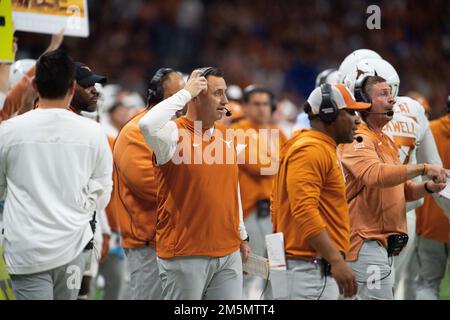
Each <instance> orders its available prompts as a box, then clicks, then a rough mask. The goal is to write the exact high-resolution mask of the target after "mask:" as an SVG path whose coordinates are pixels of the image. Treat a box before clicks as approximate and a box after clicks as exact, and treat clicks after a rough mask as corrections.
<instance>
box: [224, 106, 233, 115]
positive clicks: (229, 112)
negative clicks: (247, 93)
mask: <svg viewBox="0 0 450 320" xmlns="http://www.w3.org/2000/svg"><path fill="white" fill-rule="evenodd" d="M224 109H225V110H227V112H226V113H225V115H226V116H227V117H231V115H232V113H231V111H230V110H228V109H227V108H224Z"/></svg>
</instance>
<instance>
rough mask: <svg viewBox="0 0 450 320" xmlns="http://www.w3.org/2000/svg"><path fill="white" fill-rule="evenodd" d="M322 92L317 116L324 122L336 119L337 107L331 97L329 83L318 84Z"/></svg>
mask: <svg viewBox="0 0 450 320" xmlns="http://www.w3.org/2000/svg"><path fill="white" fill-rule="evenodd" d="M320 91H321V93H322V102H321V104H320V106H319V118H320V120H322V121H323V122H325V123H331V122H333V121H335V120H336V118H337V116H338V113H339V108H338V106H337V105H336V103H335V102H334V101H333V99H332V97H331V91H332V89H331V85H330V84H328V83H323V84H321V85H320Z"/></svg>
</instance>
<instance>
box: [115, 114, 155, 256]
mask: <svg viewBox="0 0 450 320" xmlns="http://www.w3.org/2000/svg"><path fill="white" fill-rule="evenodd" d="M144 114H145V112H143V113H141V114H139V115H137V116H135V117H134V118H133V119H132V120H130V121H129V122H128V123H127V124H126V125H125V126H124V127H123V128H122V130H121V131H120V133H119V135H118V137H117V138H116V142H115V144H114V152H113V157H114V163H115V169H116V170H117V171H116V173H117V181H116V182H117V187H115V188H114V190H113V197H114V199H115V205H116V210H117V215H118V218H119V224H120V237H121V242H122V246H123V247H124V248H136V247H140V246H145V245H151V246H153V247H154V246H155V234H156V220H157V219H156V218H157V215H156V206H157V203H156V183H155V176H154V167H153V162H152V156H153V152H152V150H151V149H150V148H149V146H148V145H147V143H146V142H145V139H144V136H143V135H142V133H141V131H140V129H139V120H140V119H141V118H142V117H143V116H144Z"/></svg>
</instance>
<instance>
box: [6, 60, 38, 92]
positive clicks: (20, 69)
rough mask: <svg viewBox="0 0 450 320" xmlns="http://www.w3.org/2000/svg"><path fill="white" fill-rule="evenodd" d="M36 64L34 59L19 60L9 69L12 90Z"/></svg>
mask: <svg viewBox="0 0 450 320" xmlns="http://www.w3.org/2000/svg"><path fill="white" fill-rule="evenodd" d="M35 64H36V60H34V59H22V60H17V61H16V62H14V63H13V64H12V65H11V68H10V69H9V87H10V88H12V87H13V86H15V85H16V83H17V82H19V81H20V79H22V77H23V76H24V75H25V74H26V73H27V71H28V70H30V69H31V68H32V67H33V66H34V65H35Z"/></svg>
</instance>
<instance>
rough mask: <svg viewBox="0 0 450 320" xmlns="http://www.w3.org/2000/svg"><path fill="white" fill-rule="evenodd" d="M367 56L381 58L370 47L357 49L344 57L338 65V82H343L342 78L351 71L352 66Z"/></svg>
mask: <svg viewBox="0 0 450 320" xmlns="http://www.w3.org/2000/svg"><path fill="white" fill-rule="evenodd" d="M367 58H375V59H382V58H381V56H380V55H379V54H378V53H376V52H375V51H373V50H370V49H358V50H355V51H353V52H352V53H350V54H349V55H348V56H347V57H345V59H344V60H343V61H342V63H341V65H340V66H339V82H341V83H343V82H342V80H343V78H344V77H345V76H346V75H348V74H349V73H350V72H352V70H353V67H354V66H355V65H356V64H357V63H358V62H359V61H361V60H362V59H367Z"/></svg>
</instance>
